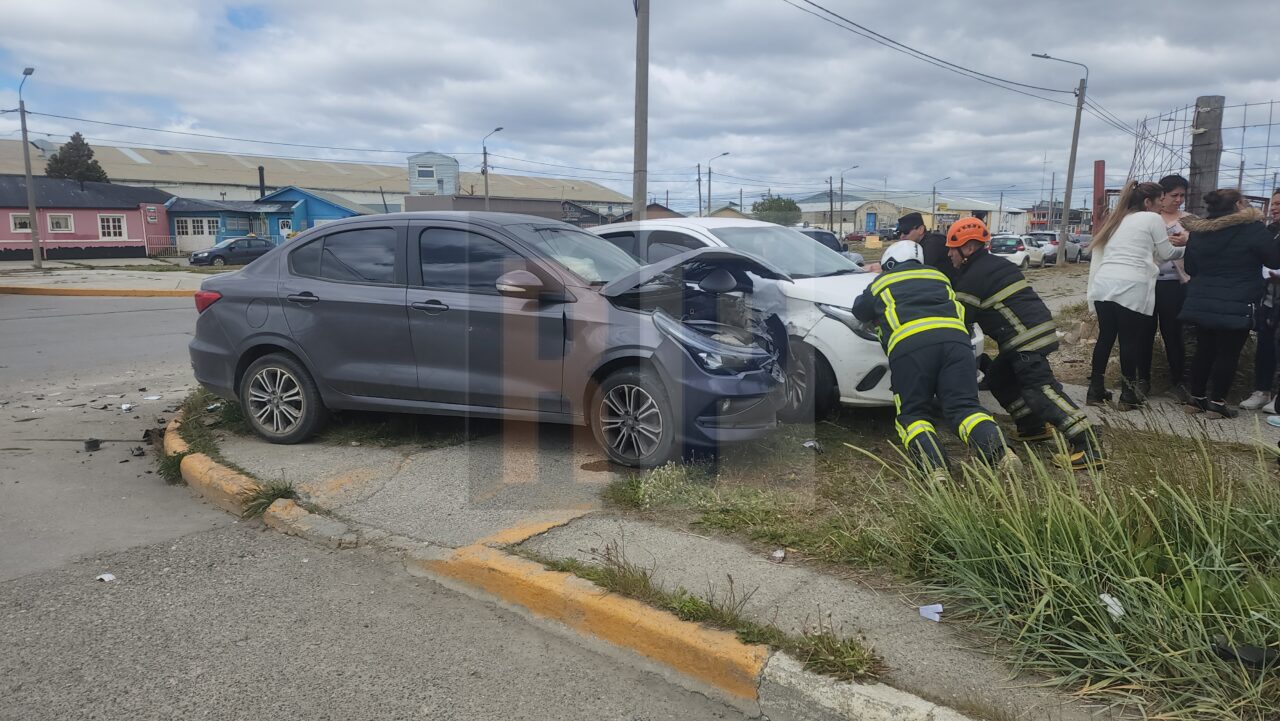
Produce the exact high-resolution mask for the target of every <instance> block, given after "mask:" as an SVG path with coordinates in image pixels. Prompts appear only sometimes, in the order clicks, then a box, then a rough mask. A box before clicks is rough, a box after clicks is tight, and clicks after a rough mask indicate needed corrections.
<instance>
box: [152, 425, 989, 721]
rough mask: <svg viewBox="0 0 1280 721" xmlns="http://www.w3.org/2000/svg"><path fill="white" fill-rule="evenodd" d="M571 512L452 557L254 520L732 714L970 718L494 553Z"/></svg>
mask: <svg viewBox="0 0 1280 721" xmlns="http://www.w3.org/2000/svg"><path fill="white" fill-rule="evenodd" d="M180 425H181V417H180V416H179V417H177V418H174V419H173V420H171V421H170V422H169V425H168V426H167V427H166V429H165V434H164V452H165V453H166V454H170V455H172V454H175V453H187V452H188V451H189V448H188V446H187V443H186V442H185V441H183V440H182V437H181V436H180V435H179V434H178V428H179V426H180ZM182 477H183V479H185V480H186V482H187V485H188V486H189V487H190V488H191V489H192V491H194V492H195V493H196V494H197V495H200V496H202V497H204V498H205V499H207V500H209V502H210V503H213V504H214V505H216V506H218V507H219V508H222V509H224V510H227V511H230V512H231V513H235V514H236V515H240V514H241V513H242V512H243V506H242V504H241V503H240V494H241V493H243V492H244V491H245V490H248V489H251V488H253V487H254V486H255V485H256V483H255V482H254V481H253V479H251V478H248V477H247V476H245V475H243V474H241V473H237V472H235V471H233V470H231V469H229V468H227V467H226V466H223V465H221V464H219V463H217V462H216V461H214V460H213V459H212V458H210V457H209V456H207V455H205V454H203V453H193V454H190V455H187V456H186V457H184V458H183V459H182ZM581 515H583V514H582V513H572V514H568V515H567V517H566V518H565V519H563V520H560V521H549V522H541V523H533V524H528V525H523V526H519V527H516V528H511V529H507V530H506V531H503V532H501V533H499V534H495V535H494V536H491V537H489V538H485V539H482V540H481V541H479V542H477V543H475V544H472V545H469V546H465V547H462V548H457V549H450V548H438V547H433V546H430V544H423V543H420V542H416V541H413V540H411V539H406V538H400V537H397V536H390V535H388V534H387V533H386V532H385V531H380V530H368V531H365V530H359V529H352V528H351V527H350V526H348V525H347V524H345V523H343V522H341V521H338V520H336V519H333V518H329V517H328V516H324V515H318V514H314V513H310V512H309V511H307V510H306V509H305V508H303V507H302V506H300V505H299V504H297V503H295V502H294V501H292V500H288V499H283V498H282V499H278V500H276V501H275V502H274V503H272V504H271V506H270V507H269V508H268V509H267V510H266V512H265V513H263V516H262V519H263V522H264V523H265V524H266V525H267V526H268V527H270V528H272V529H274V530H276V531H279V532H281V533H284V534H286V535H291V536H298V537H300V538H303V539H306V540H309V541H312V542H314V543H320V544H323V545H326V546H328V547H330V548H355V547H357V546H360V545H369V546H374V547H377V548H380V549H383V550H388V551H391V552H394V553H397V554H400V555H402V556H403V557H404V559H405V565H406V567H407V568H408V569H409V570H410V571H417V572H418V573H420V574H422V575H425V576H427V577H429V578H433V579H435V580H438V581H440V582H441V583H444V584H445V585H447V586H449V587H452V588H457V589H459V590H463V591H465V592H468V593H471V594H473V595H478V596H482V597H485V598H489V599H493V600H497V601H498V602H500V603H501V604H504V605H507V606H509V607H514V608H516V609H517V610H520V611H523V612H525V613H527V614H528V615H529V616H531V617H533V618H535V619H538V620H540V621H550V622H552V623H553V624H556V625H559V626H560V627H567V628H569V629H571V630H572V631H574V632H576V633H577V634H579V635H581V636H583V637H585V638H586V639H588V640H589V641H590V642H592V643H593V644H596V645H597V646H599V645H604V646H607V647H612V648H614V649H621V650H622V651H624V652H631V653H633V654H636V655H638V656H639V657H640V658H642V659H643V660H644V662H645V663H650V664H653V665H654V666H655V667H656V668H658V669H662V670H666V671H673V672H675V674H676V675H677V676H678V677H681V678H685V679H688V680H689V681H690V682H691V683H692V687H694V688H698V689H707V690H710V691H713V692H716V693H718V694H720V695H722V697H723V700H725V701H727V702H728V703H730V704H732V705H734V706H737V707H739V708H742V707H744V706H756V707H758V709H759V711H760V712H762V713H764V714H766V715H767V716H768V718H770V719H772V720H773V721H784V720H795V721H837V720H847V719H858V721H971V720H970V719H969V717H967V716H964V715H962V714H960V713H958V712H956V711H954V710H952V709H949V708H947V707H945V706H939V705H937V704H933V703H930V702H928V701H925V700H924V699H921V698H919V697H918V696H914V695H912V694H909V693H906V692H904V691H899V690H897V689H895V688H892V687H889V686H886V685H884V684H857V683H844V682H840V681H837V680H835V679H832V678H828V677H825V676H820V675H817V674H814V673H810V672H809V671H806V670H804V667H803V665H802V664H801V663H800V662H799V661H797V660H795V659H793V658H790V657H788V656H786V655H785V654H782V653H771V652H770V650H769V649H768V648H767V647H765V646H757V645H750V644H745V643H742V642H741V641H739V640H738V638H737V636H736V635H735V634H732V633H729V632H726V631H717V630H714V629H710V628H707V627H705V626H702V625H699V624H696V623H690V622H688V621H682V620H680V619H679V618H677V617H676V616H674V615H673V614H670V613H668V612H666V611H660V610H658V609H655V608H653V607H652V606H649V605H647V604H644V603H641V602H640V601H636V600H633V599H630V598H626V597H623V596H619V595H617V594H613V593H609V592H608V591H605V590H604V589H601V588H600V587H599V586H596V585H595V584H593V583H591V582H589V581H587V580H585V579H582V578H578V577H577V576H574V575H571V574H568V573H560V572H557V571H551V570H548V569H546V568H544V567H543V566H542V565H541V564H539V563H536V562H534V561H530V560H528V559H525V558H521V557H519V556H515V555H512V554H509V553H506V552H504V551H502V550H500V549H498V548H494V547H493V545H509V544H517V543H520V542H523V541H526V540H528V539H529V538H532V537H533V536H536V535H538V534H540V533H543V532H545V531H547V530H549V529H551V528H554V527H556V526H559V525H562V524H563V523H567V522H568V521H569V520H572V518H575V517H577V516H581ZM490 544H493V545H490Z"/></svg>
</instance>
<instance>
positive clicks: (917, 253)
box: [880, 240, 924, 270]
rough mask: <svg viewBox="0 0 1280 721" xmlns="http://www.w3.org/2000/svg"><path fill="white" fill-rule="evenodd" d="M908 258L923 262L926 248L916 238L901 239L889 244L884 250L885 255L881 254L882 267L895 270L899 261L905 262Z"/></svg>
mask: <svg viewBox="0 0 1280 721" xmlns="http://www.w3.org/2000/svg"><path fill="white" fill-rule="evenodd" d="M908 260H914V261H916V262H917V263H923V262H924V249H923V248H921V247H920V244H919V243H917V242H915V241H914V240H899V241H898V242H896V243H894V244H893V245H891V246H889V247H888V249H886V250H885V251H884V255H882V256H880V267H881V268H884V269H885V270H893V269H894V267H895V266H897V265H898V264H899V263H905V262H906V261H908Z"/></svg>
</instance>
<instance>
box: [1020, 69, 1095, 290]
mask: <svg viewBox="0 0 1280 721" xmlns="http://www.w3.org/2000/svg"><path fill="white" fill-rule="evenodd" d="M1031 57H1034V58H1040V59H1041V60H1057V61H1058V62H1060V63H1067V64H1068V65H1077V66H1079V67H1082V68H1084V77H1083V78H1080V87H1079V88H1077V89H1076V122H1075V127H1074V128H1072V130H1071V157H1070V159H1069V160H1068V161H1067V187H1066V189H1065V190H1064V191H1063V197H1062V215H1063V218H1062V220H1061V221H1059V223H1058V231H1059V232H1058V235H1059V244H1061V235H1062V230H1064V227H1063V226H1065V225H1066V224H1067V223H1068V222H1069V221H1070V215H1071V189H1072V187H1071V186H1072V184H1073V183H1074V182H1075V179H1076V148H1077V147H1079V145H1080V114H1081V113H1082V112H1083V111H1084V94H1085V91H1086V90H1087V89H1088V87H1089V66H1088V65H1085V64H1084V63H1077V62H1075V61H1073V60H1063V59H1062V58H1055V57H1050V56H1049V55H1048V54H1046V53H1032V54H1031ZM1052 210H1053V207H1052V204H1051V205H1050V213H1052ZM1066 256H1067V249H1066V248H1065V247H1064V248H1063V249H1062V252H1061V253H1059V254H1058V264H1059V265H1062V266H1064V267H1065V266H1066Z"/></svg>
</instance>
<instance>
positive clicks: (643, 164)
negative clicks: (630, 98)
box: [631, 0, 702, 220]
mask: <svg viewBox="0 0 1280 721" xmlns="http://www.w3.org/2000/svg"><path fill="white" fill-rule="evenodd" d="M634 1H635V9H636V120H635V125H636V140H635V158H634V160H632V173H633V177H632V180H631V218H632V219H633V220H644V219H645V217H646V215H647V214H646V213H645V206H644V198H645V189H646V188H647V187H648V184H649V0H634ZM698 188H699V190H701V188H702V181H701V173H699V181H698Z"/></svg>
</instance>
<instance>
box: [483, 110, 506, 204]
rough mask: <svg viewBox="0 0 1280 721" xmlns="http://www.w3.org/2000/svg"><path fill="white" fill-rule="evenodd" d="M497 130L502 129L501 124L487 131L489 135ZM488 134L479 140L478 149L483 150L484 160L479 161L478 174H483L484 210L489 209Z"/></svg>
mask: <svg viewBox="0 0 1280 721" xmlns="http://www.w3.org/2000/svg"><path fill="white" fill-rule="evenodd" d="M499 130H502V126H501V125H499V126H498V127H496V128H494V129H493V130H491V131H490V132H489V135H493V134H494V133H496V132H498V131H499ZM489 135H486V136H484V138H483V139H481V140H480V149H481V150H482V151H484V153H483V154H484V160H483V161H481V164H480V174H481V175H483V176H484V209H485V210H488V209H489V146H488V145H487V144H485V141H486V140H488V139H489Z"/></svg>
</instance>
